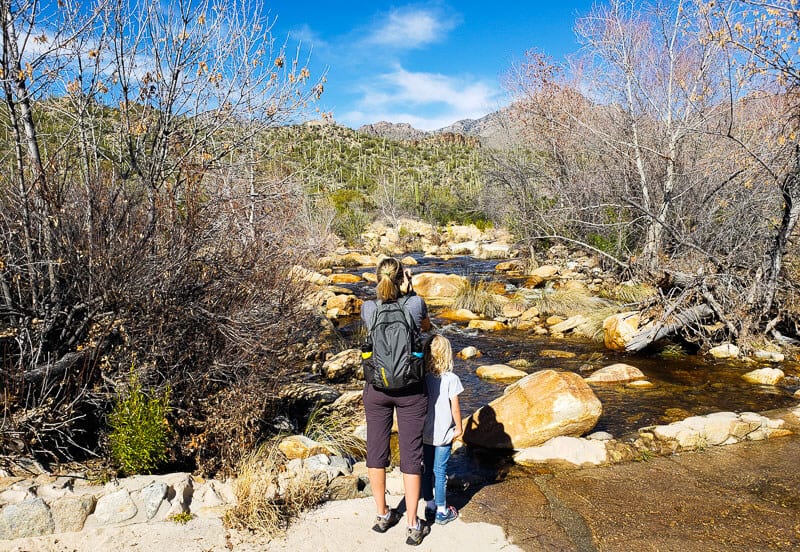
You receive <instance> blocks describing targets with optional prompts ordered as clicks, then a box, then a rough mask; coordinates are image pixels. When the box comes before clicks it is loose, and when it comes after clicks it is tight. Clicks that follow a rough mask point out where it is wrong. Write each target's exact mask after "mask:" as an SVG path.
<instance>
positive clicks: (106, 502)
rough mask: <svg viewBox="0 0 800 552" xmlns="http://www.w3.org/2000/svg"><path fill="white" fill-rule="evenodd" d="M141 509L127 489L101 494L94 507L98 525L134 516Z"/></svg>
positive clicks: (117, 521) (118, 521) (121, 520)
mask: <svg viewBox="0 0 800 552" xmlns="http://www.w3.org/2000/svg"><path fill="white" fill-rule="evenodd" d="M138 512H139V509H138V508H137V507H136V504H135V503H134V502H133V499H132V498H131V495H130V494H129V493H128V490H127V489H120V490H118V491H117V492H115V493H111V494H108V495H105V496H101V497H100V499H99V500H98V501H97V505H96V506H95V509H94V516H93V518H94V520H95V521H96V522H97V524H98V525H111V524H113V523H120V522H123V521H127V520H129V519H131V518H133V517H134V516H135V515H136V514H137V513H138Z"/></svg>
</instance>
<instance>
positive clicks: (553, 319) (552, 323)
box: [544, 316, 564, 330]
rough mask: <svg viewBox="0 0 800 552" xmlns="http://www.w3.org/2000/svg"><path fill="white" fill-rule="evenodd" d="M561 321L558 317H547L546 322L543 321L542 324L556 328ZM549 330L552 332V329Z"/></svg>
mask: <svg viewBox="0 0 800 552" xmlns="http://www.w3.org/2000/svg"><path fill="white" fill-rule="evenodd" d="M563 321H564V319H563V318H561V317H560V316H548V317H547V320H545V321H544V323H545V324H547V325H548V326H556V325H558V324H561V323H562V322H563ZM550 329H551V330H552V328H550Z"/></svg>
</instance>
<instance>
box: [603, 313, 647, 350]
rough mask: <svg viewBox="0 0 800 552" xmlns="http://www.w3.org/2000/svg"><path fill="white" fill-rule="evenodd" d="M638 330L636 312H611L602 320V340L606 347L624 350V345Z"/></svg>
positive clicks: (637, 314)
mask: <svg viewBox="0 0 800 552" xmlns="http://www.w3.org/2000/svg"><path fill="white" fill-rule="evenodd" d="M638 331H639V313H638V312H621V313H618V314H612V315H611V316H609V317H608V318H606V319H605V320H603V342H604V343H605V346H606V348H608V349H613V350H616V351H624V350H625V346H626V345H627V344H628V343H629V342H630V340H631V338H632V337H633V336H634V335H636V333H637V332H638Z"/></svg>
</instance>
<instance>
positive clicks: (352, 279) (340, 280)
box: [329, 274, 361, 284]
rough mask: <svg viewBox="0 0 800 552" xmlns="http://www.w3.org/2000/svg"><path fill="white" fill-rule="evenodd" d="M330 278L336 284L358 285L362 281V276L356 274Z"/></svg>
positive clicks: (335, 275) (336, 275) (333, 275)
mask: <svg viewBox="0 0 800 552" xmlns="http://www.w3.org/2000/svg"><path fill="white" fill-rule="evenodd" d="M329 278H330V280H331V282H332V283H334V284H357V283H359V282H360V281H361V276H356V275H355V274H331V275H330V276H329Z"/></svg>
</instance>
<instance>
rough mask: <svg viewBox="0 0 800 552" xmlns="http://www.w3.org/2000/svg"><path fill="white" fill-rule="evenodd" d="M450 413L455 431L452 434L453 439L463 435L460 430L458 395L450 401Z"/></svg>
mask: <svg viewBox="0 0 800 552" xmlns="http://www.w3.org/2000/svg"><path fill="white" fill-rule="evenodd" d="M450 412H451V413H452V414H453V421H454V422H455V424H456V429H455V431H454V432H453V439H455V438H456V437H458V436H459V435H461V434H462V433H463V430H462V428H461V405H459V404H458V395H456V396H455V397H453V398H452V399H450Z"/></svg>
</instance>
